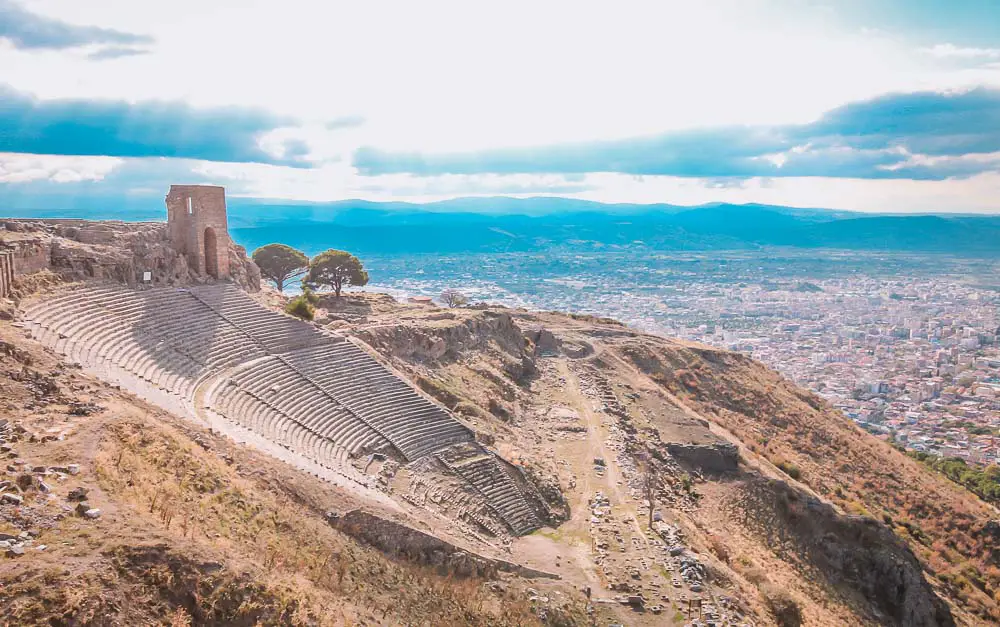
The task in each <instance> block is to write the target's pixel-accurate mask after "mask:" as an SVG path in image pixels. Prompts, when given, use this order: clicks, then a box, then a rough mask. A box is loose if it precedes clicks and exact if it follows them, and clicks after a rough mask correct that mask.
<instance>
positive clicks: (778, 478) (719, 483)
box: [330, 298, 1000, 625]
mask: <svg viewBox="0 0 1000 627" xmlns="http://www.w3.org/2000/svg"><path fill="white" fill-rule="evenodd" d="M380 302H381V301H379V300H378V299H377V298H376V299H372V298H365V299H362V298H359V299H357V300H356V301H355V303H356V304H355V305H354V306H353V307H354V309H355V311H354V312H353V313H352V312H351V311H350V309H351V308H352V306H351V305H349V304H348V303H347V302H344V303H340V304H333V305H332V306H331V308H332V309H333V310H334V311H332V312H331V314H330V315H331V316H332V317H338V316H342V315H344V314H348V316H350V315H354V316H355V317H354V318H353V320H352V327H351V328H352V332H353V333H354V334H356V335H357V336H358V337H360V338H362V339H364V340H365V341H367V342H368V343H370V344H371V345H372V346H374V347H376V348H377V349H378V350H380V351H381V352H383V353H384V354H386V355H389V356H390V357H391V358H392V359H393V360H394V362H395V363H396V365H397V366H398V367H399V368H400V369H401V370H404V371H407V372H408V373H409V374H410V375H411V376H412V377H413V378H414V379H415V380H417V381H420V382H421V385H422V386H423V387H424V389H426V390H427V391H428V392H430V393H431V394H433V395H435V396H437V397H438V398H439V399H440V400H441V401H442V402H443V403H445V404H447V405H449V406H451V407H453V408H455V409H456V410H457V411H460V412H462V413H463V414H464V415H466V416H467V418H468V420H469V421H470V422H472V423H473V424H474V425H475V426H476V428H477V429H478V430H479V431H480V432H481V433H482V434H483V435H482V437H483V438H484V439H487V440H489V441H490V442H492V443H493V444H494V446H496V448H497V449H498V450H500V451H502V452H504V453H505V454H507V455H510V456H511V458H513V459H517V460H519V462H520V464H521V466H522V468H523V469H524V470H525V471H526V473H527V474H528V476H530V477H532V478H533V479H534V480H535V481H536V482H537V483H538V485H539V486H540V488H541V493H542V494H545V495H546V497H547V500H549V502H550V503H549V504H550V507H551V508H552V509H553V511H554V512H559V514H558V516H559V517H560V519H562V518H565V519H568V520H567V522H565V523H563V524H562V526H561V527H560V528H559V529H560V530H561V531H564V533H565V536H569V535H571V533H572V532H579V533H580V534H581V536H582V537H578V538H573V539H570V538H566V537H559V538H557V540H556V542H555V544H556V548H555V550H556V551H557V552H558V551H561V550H567V549H568V550H569V552H570V553H572V552H573V551H574V550H576V549H579V545H580V544H583V545H585V546H586V545H590V546H592V547H598V548H597V549H596V550H595V551H592V552H591V553H592V557H594V558H595V559H594V560H593V563H592V565H591V567H592V568H593V571H594V574H595V575H596V576H594V577H592V578H590V579H589V580H590V581H592V582H594V583H597V584H599V585H602V586H604V587H606V588H614V587H615V586H616V585H617V586H618V587H619V589H622V588H621V586H620V584H621V583H622V582H621V580H622V579H625V580H626V581H628V582H629V587H630V588H631V589H633V590H635V591H641V592H642V593H643V594H645V596H646V597H647V598H649V597H651V596H655V595H656V593H657V592H660V591H661V590H662V584H663V583H664V582H656V581H648V580H647V574H646V573H645V572H641V573H640V577H639V578H635V577H634V574H635V573H634V572H632V571H631V570H630V568H632V567H633V566H634V564H635V560H632V561H631V562H621V563H616V564H614V565H610V566H609V562H612V561H613V560H612V559H610V556H612V555H613V551H612V552H607V553H604V554H602V551H601V550H600V548H599V547H600V546H601V544H602V542H605V541H606V539H605V538H606V537H607V534H603V533H602V530H601V524H596V523H594V521H593V519H592V518H591V516H590V515H591V513H592V509H593V508H592V507H591V505H592V504H593V502H594V501H593V496H594V492H596V491H598V488H601V489H602V490H603V491H604V494H605V495H606V494H607V493H608V492H609V491H611V490H610V489H609V488H612V487H613V486H609V485H608V482H606V481H603V477H600V476H594V475H595V474H597V473H600V472H602V471H603V473H605V474H604V476H608V475H611V476H613V474H612V473H613V471H614V470H617V471H618V473H619V476H620V478H621V480H622V483H624V484H625V485H627V486H628V489H626V490H625V491H623V494H621V495H620V497H619V500H620V506H621V509H622V514H624V517H625V518H626V519H627V518H628V517H629V516H633V517H636V518H637V519H639V520H640V521H641V522H645V521H644V520H643V518H644V517H645V516H646V515H647V514H648V513H649V510H648V508H647V507H646V503H647V502H648V501H649V500H650V499H649V498H648V497H649V495H650V488H649V487H648V481H647V480H646V479H645V477H646V476H647V475H648V474H649V473H650V469H652V474H654V475H655V481H654V483H655V486H654V488H653V489H652V493H653V498H652V500H653V502H654V505H653V509H654V511H655V513H656V516H657V517H661V518H662V520H663V521H664V522H666V523H668V524H670V525H673V526H674V527H676V528H677V529H680V530H682V531H683V535H684V537H685V538H686V543H687V545H688V546H689V547H690V549H691V550H692V551H693V552H694V554H695V555H697V556H698V559H699V560H700V561H702V563H703V564H704V565H705V568H706V570H707V571H708V572H709V573H711V574H710V576H709V577H708V578H709V579H712V580H714V581H715V582H718V588H716V589H715V590H714V594H715V595H716V596H718V595H721V594H730V595H732V597H733V598H734V599H739V600H740V602H742V603H743V605H744V609H745V610H746V611H747V613H748V614H756V619H757V620H763V621H767V620H777V621H778V622H779V623H783V624H797V621H799V620H804V622H805V623H806V624H845V623H878V624H894V625H950V624H954V623H956V622H957V623H961V624H982V623H983V622H992V621H996V620H998V618H1000V614H998V610H997V604H996V594H997V590H998V589H1000V588H998V584H1000V580H998V579H997V578H996V575H998V574H1000V571H998V570H997V568H996V561H995V560H996V555H997V548H998V547H997V545H996V539H997V534H996V533H993V532H992V530H995V529H996V528H997V527H998V523H997V522H996V519H997V518H998V513H997V512H996V510H995V509H994V508H993V507H991V506H989V505H987V504H984V503H983V502H981V501H980V500H979V499H978V498H977V497H975V496H974V495H972V494H971V493H969V492H968V491H966V490H964V489H963V488H961V487H960V486H957V485H955V484H953V483H951V482H948V481H947V480H944V479H942V478H941V477H939V476H936V475H935V474H933V473H932V472H931V471H929V470H928V469H926V468H924V467H922V466H920V465H919V464H916V463H914V462H913V460H910V459H909V458H907V457H906V456H905V455H902V454H901V453H899V452H898V451H896V450H894V449H893V448H891V447H890V446H888V445H886V444H884V443H883V442H880V441H878V440H876V439H875V438H873V437H871V436H869V435H868V434H866V433H864V432H863V431H861V430H860V429H857V428H856V427H855V426H854V425H853V424H852V423H851V422H850V421H848V420H847V419H846V418H844V417H843V416H842V415H840V414H839V413H838V412H836V411H834V410H832V409H831V408H828V407H826V406H825V405H824V403H823V402H822V401H821V400H820V399H819V398H818V397H816V396H814V395H812V394H810V393H809V392H806V391H804V390H801V389H798V388H796V387H795V386H794V385H793V384H791V383H790V382H788V381H786V380H784V379H783V378H782V377H780V376H779V375H777V374H776V373H774V372H773V371H770V370H768V369H767V368H765V367H764V366H762V365H761V364H758V363H756V362H754V361H752V360H751V359H748V358H746V357H744V356H742V355H738V354H734V353H729V352H726V351H719V350H715V349H711V348H708V347H705V346H699V345H693V344H688V343H682V342H676V341H671V340H667V339H663V338H657V337H652V336H648V335H643V334H638V333H635V332H633V331H631V330H629V329H627V328H624V327H622V326H620V325H618V324H615V323H613V322H610V321H602V320H594V319H587V318H582V319H581V318H573V317H570V316H565V315H561V314H540V313H529V312H525V311H513V310H505V309H503V308H486V309H481V310H474V309H454V310H441V309H434V308H421V307H417V306H408V307H400V306H391V305H390V306H383V308H382V309H381V310H380V305H379V303H380ZM338 309H339V311H338ZM359 310H364V311H362V313H364V312H367V313H364V315H360V316H359V314H358V311H359ZM390 320H391V323H390V322H389V321H390ZM574 388H578V391H579V392H582V394H579V395H578V394H577V391H576V390H574ZM579 396H582V397H583V399H582V401H583V403H582V405H583V406H581V403H580V402H578V401H579V400H580V399H579ZM574 397H577V398H574ZM587 404H589V405H590V407H589V408H588V407H587ZM588 409H589V410H592V411H588ZM588 413H590V417H587V416H586V414H588ZM595 431H596V432H597V434H598V437H597V438H589V437H587V436H583V435H581V434H584V433H589V434H593V433H594V432H595ZM602 439H603V440H604V441H603V442H602V441H601V440H602ZM609 449H610V450H609ZM609 452H610V453H612V454H613V455H614V456H615V457H616V458H615V459H613V460H612V459H606V458H605V459H602V460H600V461H601V464H603V465H605V466H603V467H602V466H595V465H594V461H595V460H594V458H595V457H598V456H600V455H606V454H608V453H609ZM612 466H617V467H618V468H617V469H614V468H611V467H612ZM588 475H589V476H588ZM588 491H589V493H588ZM579 508H585V509H584V511H582V512H581V511H579ZM588 518H591V519H590V520H587V519H588ZM581 519H582V520H581ZM640 526H642V525H640ZM617 533H618V535H620V534H621V530H620V529H619V530H618V531H617ZM612 535H613V534H612ZM581 540H582V542H581ZM560 545H567V546H560ZM611 547H612V548H613V547H614V542H612V543H611ZM528 548H536V547H534V546H530V545H529V547H528ZM640 553H641V551H640ZM565 554H566V552H565V551H564V552H563V555H565ZM643 558H645V559H646V560H647V561H648V562H649V563H653V560H655V557H653V556H651V555H648V554H647V555H644V556H641V557H639V559H640V561H641V560H642V559H643ZM583 570H586V567H584V569H583ZM616 571H617V572H616ZM650 579H652V578H650ZM647 581H648V583H647ZM657 583H661V587H657V586H656V584H657ZM776 590H784V591H785V594H787V596H788V597H789V598H788V599H786V601H787V602H788V603H791V604H792V605H794V606H795V607H796V608H797V610H796V611H794V612H792V615H790V616H785V617H784V618H782V614H781V611H779V610H776V607H777V606H779V605H781V604H780V603H778V602H777V601H776V600H775V599H773V598H771V597H772V596H773V595H774V594H775V593H774V591H776ZM668 596H669V597H671V598H676V597H675V595H669V594H668Z"/></svg>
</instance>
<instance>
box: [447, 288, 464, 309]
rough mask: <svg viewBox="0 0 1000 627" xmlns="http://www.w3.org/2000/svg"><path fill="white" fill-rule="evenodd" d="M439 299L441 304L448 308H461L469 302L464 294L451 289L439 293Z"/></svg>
mask: <svg viewBox="0 0 1000 627" xmlns="http://www.w3.org/2000/svg"><path fill="white" fill-rule="evenodd" d="M440 299H441V302H442V303H444V304H445V305H447V306H449V307H461V306H462V305H465V304H467V303H468V302H469V299H468V298H466V297H465V294H463V293H462V292H459V291H458V290H452V289H447V290H445V291H443V292H441V296H440Z"/></svg>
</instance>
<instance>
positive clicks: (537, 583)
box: [0, 224, 1000, 626]
mask: <svg viewBox="0 0 1000 627" xmlns="http://www.w3.org/2000/svg"><path fill="white" fill-rule="evenodd" d="M39 228H41V227H39ZM67 228H71V227H69V226H67V225H66V224H62V225H58V226H53V225H47V226H45V227H44V228H42V230H41V231H38V233H41V234H42V235H47V236H49V237H58V236H57V234H56V233H55V232H54V231H53V232H50V231H49V229H67ZM150 228H153V227H152V226H151V227H150ZM111 231H112V232H114V229H111ZM63 235H64V236H66V237H64V238H62V240H60V243H59V246H57V247H56V250H62V248H61V247H69V248H74V249H75V248H76V246H77V244H79V245H80V246H81V247H84V248H81V249H80V250H87V251H91V252H93V251H95V250H97V249H95V248H94V247H97V246H103V245H105V244H95V243H92V242H91V243H88V242H86V241H79V240H78V239H69V238H70V237H73V236H74V235H73V234H72V233H70V232H64V233H63ZM147 235H149V234H147ZM154 236H155V229H154V232H153V234H152V235H150V237H145V238H141V239H143V242H139V241H138V240H137V241H135V242H133V243H132V244H127V245H126V244H123V242H124V243H127V242H128V241H130V240H129V237H130V236H129V235H128V234H127V233H125V232H122V233H113V235H111V236H109V237H113V238H119V239H117V240H114V241H116V242H117V243H118V244H122V245H124V246H125V248H127V251H126V252H122V253H116V254H120V256H119V257H108V258H106V259H107V260H108V261H107V263H105V264H102V265H101V266H100V267H102V268H117V270H115V272H119V273H121V275H120V276H119V275H118V274H113V275H110V276H115V277H118V278H120V279H124V277H125V276H126V275H128V273H129V272H130V271H132V270H134V268H135V267H136V263H149V262H151V260H159V261H156V263H157V264H159V263H160V261H162V262H163V263H162V264H160V265H157V267H161V268H162V272H160V273H159V274H158V275H157V277H158V278H157V280H158V281H161V282H165V283H170V282H177V283H178V284H182V283H183V282H184V281H187V280H189V279H190V277H186V276H185V275H184V273H183V272H182V271H181V269H179V268H177V267H176V264H177V263H178V262H176V260H174V261H171V260H170V259H172V258H168V257H169V255H164V254H162V249H161V248H160V247H159V246H158V245H156V244H155V242H156V241H159V240H156V238H155V237H154ZM75 237H78V238H82V239H83V240H87V239H88V238H91V237H92V235H85V236H80V235H79V233H77V234H76V235H75ZM150 238H152V242H153V243H150V241H149V240H150ZM67 241H68V242H77V244H72V243H70V244H66V243H64V242H67ZM118 244H116V245H118ZM233 254H234V255H236V256H237V257H238V258H239V259H243V260H245V256H244V255H242V253H241V252H240V251H234V253H233ZM55 258H56V257H53V259H55ZM70 258H72V259H80V258H83V257H81V256H79V255H75V254H74V255H71V256H70ZM114 259H117V261H114V262H113V263H112V260H114ZM137 260H138V261H137ZM250 265H251V266H252V264H250ZM66 267H67V268H71V269H72V268H74V267H75V266H74V265H73V264H69V265H68V266H66ZM67 272H68V273H67V274H66V275H65V276H77V275H76V274H73V272H75V270H74V271H73V272H70V271H67ZM81 272H83V274H81V275H79V276H91V274H88V271H86V269H84V270H81ZM241 280H243V281H244V282H245V283H247V284H248V285H250V286H252V285H253V283H254V281H255V279H254V277H253V273H252V269H251V268H250V267H249V266H248V267H247V270H246V275H245V276H244V278H243V279H241ZM256 280H259V279H256ZM259 298H260V300H261V302H264V303H267V304H269V305H270V306H274V307H278V306H280V304H281V302H282V299H281V298H280V297H278V296H277V295H275V294H274V293H273V292H270V291H267V290H265V291H264V292H262V293H261V294H259ZM317 324H320V325H324V326H326V327H328V328H330V329H334V330H337V331H339V332H342V333H345V334H349V335H353V336H354V337H355V338H356V339H357V340H360V341H362V342H364V343H366V344H367V345H368V346H370V347H371V348H372V349H373V350H374V351H377V352H378V353H379V354H380V355H381V356H382V357H383V358H384V359H385V360H386V361H387V363H389V364H390V365H391V366H393V367H394V368H396V369H397V370H398V371H400V372H401V373H403V374H405V375H406V376H408V377H409V378H410V379H411V380H412V381H413V382H414V383H415V384H416V385H417V386H418V387H420V388H421V389H422V390H423V391H424V392H425V393H427V394H428V395H430V396H432V397H433V398H435V399H436V400H437V401H439V402H440V403H442V404H443V405H445V406H447V407H448V408H449V409H451V410H453V411H454V412H455V413H456V415H458V416H460V417H461V419H462V420H464V421H465V422H466V423H467V424H468V425H469V426H470V427H472V428H473V429H474V430H475V432H476V435H477V439H478V440H479V441H480V442H481V443H483V444H484V445H485V446H487V447H489V448H492V449H493V450H495V451H496V452H497V453H499V454H500V455H501V456H502V457H503V458H504V459H507V460H511V462H512V465H511V466H510V467H509V468H506V471H507V472H509V474H510V475H511V477H512V478H513V479H515V481H516V482H517V483H518V485H519V486H520V488H519V489H520V490H521V491H522V492H523V493H524V494H525V495H526V496H527V497H528V498H529V500H530V501H531V502H532V504H533V507H534V509H535V510H536V513H537V514H538V516H539V517H540V518H541V519H542V520H544V522H545V524H546V527H544V528H543V529H541V530H539V531H537V532H535V533H533V534H531V535H528V536H526V537H522V538H510V537H508V536H504V535H503V534H499V535H496V536H495V537H494V536H493V535H491V533H492V532H491V529H490V525H489V524H488V521H478V522H477V521H476V520H471V521H469V520H463V521H458V520H451V519H449V518H448V514H447V512H448V508H449V503H447V502H446V500H442V499H441V498H440V494H441V492H440V491H441V490H442V489H443V484H444V483H446V482H447V481H448V478H447V473H443V474H442V472H441V471H442V469H441V468H438V467H437V466H439V465H440V464H439V463H437V462H436V461H435V460H433V459H429V458H428V460H426V463H418V464H414V465H412V466H410V467H404V468H398V467H392V468H391V471H387V472H386V473H385V476H384V480H383V481H382V482H381V484H380V485H381V486H382V488H381V489H383V490H384V493H385V495H386V496H388V497H389V498H390V499H392V500H394V502H395V503H397V504H398V507H396V508H393V507H389V506H387V505H386V504H385V503H382V502H379V503H376V502H372V501H366V500H365V497H362V496H361V495H359V494H356V493H352V492H351V491H350V490H349V489H346V488H338V487H336V486H333V485H331V484H327V483H325V482H323V481H321V480H319V479H317V478H315V477H313V476H311V475H309V474H308V473H304V472H302V471H299V470H296V469H295V468H293V467H290V466H287V465H285V464H283V463H281V462H278V461H276V460H274V459H271V458H269V457H268V456H266V455H264V454H262V453H259V452H257V451H255V450H254V449H252V448H249V447H247V446H243V445H236V444H234V443H233V442H231V441H230V440H228V439H226V438H225V437H222V436H220V435H218V434H213V433H211V432H208V431H207V430H205V429H203V428H202V427H199V426H198V425H195V424H192V423H191V422H190V421H186V420H183V419H181V418H179V417H176V416H172V415H170V414H168V413H166V412H164V411H162V410H159V409H157V408H155V407H152V406H150V405H147V404H145V403H144V402H143V401H141V400H140V399H137V398H135V397H134V396H132V395H131V394H129V393H128V392H127V391H123V390H118V389H115V388H114V387H112V386H109V385H107V384H105V383H102V382H101V381H99V380H96V379H94V378H92V377H90V376H88V375H87V374H85V373H83V372H81V371H80V370H78V369H75V368H73V367H72V366H70V365H67V364H64V363H61V362H60V360H59V359H58V358H57V357H56V356H54V355H52V354H51V353H49V352H47V351H45V350H43V349H42V348H41V347H40V346H39V345H37V344H35V343H34V342H33V341H31V340H29V339H27V338H25V337H24V336H23V334H22V333H21V332H20V330H19V329H17V328H16V326H14V325H13V323H11V322H8V321H3V320H0V398H2V399H3V402H4V405H3V407H2V408H3V411H4V412H5V413H4V414H3V415H2V420H0V438H2V439H3V442H0V451H2V453H3V455H5V456H6V457H7V458H8V461H7V463H8V464H9V465H8V466H6V468H7V470H6V475H5V476H2V477H0V492H2V494H3V495H8V496H0V534H4V535H0V542H4V543H6V546H2V545H0V550H4V551H6V554H5V555H6V556H5V557H3V558H0V612H2V613H3V615H4V616H5V617H7V616H9V617H13V619H14V620H15V622H18V623H22V624H35V623H46V622H47V623H54V624H61V623H66V622H71V620H75V621H76V622H78V623H103V624H145V623H154V622H160V623H164V622H173V623H176V624H213V623H220V622H225V623H232V624H254V623H265V624H317V623H319V624H359V623H362V624H418V623H424V624H530V623H532V622H542V623H547V624H609V623H614V622H619V623H625V624H630V625H631V624H635V625H662V624H685V623H688V622H690V621H692V620H694V619H695V618H700V619H702V620H714V621H717V622H724V621H730V623H731V624H757V625H766V624H778V625H799V624H808V625H845V624H886V625H927V626H930V625H952V624H967V625H976V624H983V623H988V622H995V621H996V620H997V619H998V616H1000V614H998V610H997V599H996V594H997V590H998V589H1000V570H998V568H997V567H998V563H997V560H998V559H1000V558H998V557H997V556H998V555H1000V553H998V552H997V551H998V548H1000V547H998V542H1000V531H998V529H1000V523H998V522H997V519H998V518H1000V516H998V514H997V512H996V511H995V510H994V509H993V508H992V507H990V506H988V505H986V504H984V503H982V502H981V501H979V499H977V498H976V497H975V496H974V495H972V494H970V493H969V492H967V491H965V490H964V489H963V488H961V487H959V486H957V485H955V484H952V483H950V482H948V481H947V480H944V479H942V478H940V477H938V476H936V475H934V474H933V473H932V472H931V471H929V470H928V469H927V468H925V467H923V466H921V465H919V464H917V463H915V462H914V461H913V460H910V459H909V458H907V457H905V456H904V455H901V454H900V453H899V452H898V451H895V450H894V449H892V448H891V447H889V446H887V445H885V444H884V443H882V442H880V441H878V440H876V439H874V438H872V437H871V436H869V435H868V434H866V433H864V432H862V431H860V430H859V429H857V428H855V427H854V426H853V425H852V424H851V423H850V422H849V421H848V420H846V419H845V418H843V417H842V416H840V415H839V414H837V413H836V412H835V411H833V410H831V409H830V408H828V407H826V406H825V405H824V404H823V403H822V401H821V400H820V399H818V398H817V397H815V396H814V395H812V394H809V393H808V392H805V391H803V390H800V389H798V388H796V387H795V386H793V385H792V384H791V383H789V382H787V381H786V380H784V379H783V378H781V377H780V376H779V375H777V374H776V373H774V372H772V371H770V370H768V369H766V368H765V367H763V366H762V365H760V364H758V363H756V362H754V361H752V360H750V359H748V358H746V357H744V356H741V355H738V354H733V353H729V352H725V351H718V350H714V349H711V348H707V347H704V346H698V345H693V344H688V343H682V342H676V341H671V340H667V339H664V338H658V337H652V336H648V335H643V334H639V333H637V332H634V331H632V330H631V329H629V328H627V327H624V326H623V325H621V324H618V323H615V322H614V321H610V320H603V319H594V318H589V317H574V316H568V315H563V314H557V313H532V312H527V311H523V310H511V309H505V308H502V307H469V308H458V309H440V308H437V307H432V306H425V305H416V304H404V303H399V302H397V301H395V300H393V299H392V298H390V297H388V296H384V295H377V294H363V293H362V294H350V295H347V296H345V297H344V298H341V299H335V298H331V297H324V299H323V301H322V302H321V309H320V311H319V315H318V317H317ZM5 421H6V422H5ZM390 466H391V465H387V466H386V468H390ZM436 495H437V496H436ZM81 502H82V503H85V505H80V503H81ZM331 512H332V514H331ZM477 525H479V527H477ZM498 539H499V540H498ZM500 540H502V541H500ZM43 546H44V548H42V547H43ZM466 547H468V549H471V552H469V551H467V550H466ZM472 553H475V554H476V555H473V554H472ZM487 555H488V556H490V557H489V558H483V557H481V556H487ZM539 573H541V574H542V575H543V576H541V577H538V576H536V575H537V574H539ZM549 574H554V575H556V576H558V577H559V578H558V579H553V578H551V577H549V576H548V575H549Z"/></svg>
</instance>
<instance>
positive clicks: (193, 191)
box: [166, 185, 230, 279]
mask: <svg viewBox="0 0 1000 627" xmlns="http://www.w3.org/2000/svg"><path fill="white" fill-rule="evenodd" d="M166 200H167V229H168V231H169V233H170V243H171V244H172V245H173V247H174V249H176V250H178V251H180V252H181V253H182V254H183V255H184V256H186V257H187V261H188V267H190V268H191V269H192V270H194V271H196V272H197V273H198V274H201V275H208V276H211V277H214V278H216V279H228V278H229V241H230V240H229V228H228V222H227V220H226V189H225V188H224V187H217V186H214V185H171V186H170V192H169V193H168V194H167V199H166Z"/></svg>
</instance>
